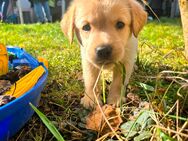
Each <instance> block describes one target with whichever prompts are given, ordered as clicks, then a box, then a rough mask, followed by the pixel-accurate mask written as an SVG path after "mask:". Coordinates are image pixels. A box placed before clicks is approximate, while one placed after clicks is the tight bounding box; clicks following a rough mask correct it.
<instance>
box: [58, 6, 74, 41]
mask: <svg viewBox="0 0 188 141" xmlns="http://www.w3.org/2000/svg"><path fill="white" fill-rule="evenodd" d="M74 19H75V5H74V4H72V5H71V6H70V7H69V9H68V10H67V12H66V13H65V14H64V16H63V19H62V20H61V29H62V31H63V33H64V35H65V36H67V37H68V39H69V41H70V43H72V41H73V38H74V28H75V27H74Z"/></svg>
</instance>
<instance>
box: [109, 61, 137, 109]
mask: <svg viewBox="0 0 188 141" xmlns="http://www.w3.org/2000/svg"><path fill="white" fill-rule="evenodd" d="M124 66H125V70H126V76H125V82H124V84H123V83H122V72H121V66H120V65H118V67H119V68H117V67H115V68H114V70H113V81H112V84H111V88H110V93H109V96H108V103H109V104H115V105H117V106H119V105H120V102H121V101H122V102H125V97H121V89H122V87H125V89H126V85H127V84H128V82H129V79H130V76H131V73H132V70H133V66H134V63H133V62H129V63H125V65H124Z"/></svg>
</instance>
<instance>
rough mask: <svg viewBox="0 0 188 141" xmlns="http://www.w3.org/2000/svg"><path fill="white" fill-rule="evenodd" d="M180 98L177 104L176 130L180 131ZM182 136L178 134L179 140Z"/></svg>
mask: <svg viewBox="0 0 188 141" xmlns="http://www.w3.org/2000/svg"><path fill="white" fill-rule="evenodd" d="M178 118H179V99H178V100H177V105H176V131H177V132H178V133H179V127H178V126H179V120H178ZM179 138H180V136H179V135H178V136H177V139H178V140H179Z"/></svg>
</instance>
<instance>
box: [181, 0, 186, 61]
mask: <svg viewBox="0 0 188 141" xmlns="http://www.w3.org/2000/svg"><path fill="white" fill-rule="evenodd" d="M179 6H180V13H181V21H182V25H183V34H184V42H185V56H186V58H187V60H188V0H179Z"/></svg>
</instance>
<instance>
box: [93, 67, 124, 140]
mask: <svg viewBox="0 0 188 141" xmlns="http://www.w3.org/2000/svg"><path fill="white" fill-rule="evenodd" d="M101 72H102V69H100V72H99V75H98V77H97V80H96V82H95V85H94V87H93V94H94V97H95V101H96V103H97V105H98V107H99V110H100V111H101V113H102V116H103V118H104V120H105V121H106V123H107V124H108V126H109V127H110V129H111V130H112V132H113V133H114V135H115V136H116V137H117V138H118V140H120V141H123V140H122V139H121V138H120V137H119V135H118V134H117V133H116V132H115V131H114V129H113V128H112V126H111V125H110V123H109V121H108V119H107V118H106V116H105V114H104V112H103V110H102V108H101V106H100V104H99V101H98V99H97V95H96V93H95V88H96V86H97V83H98V81H99V78H100V75H101Z"/></svg>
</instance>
